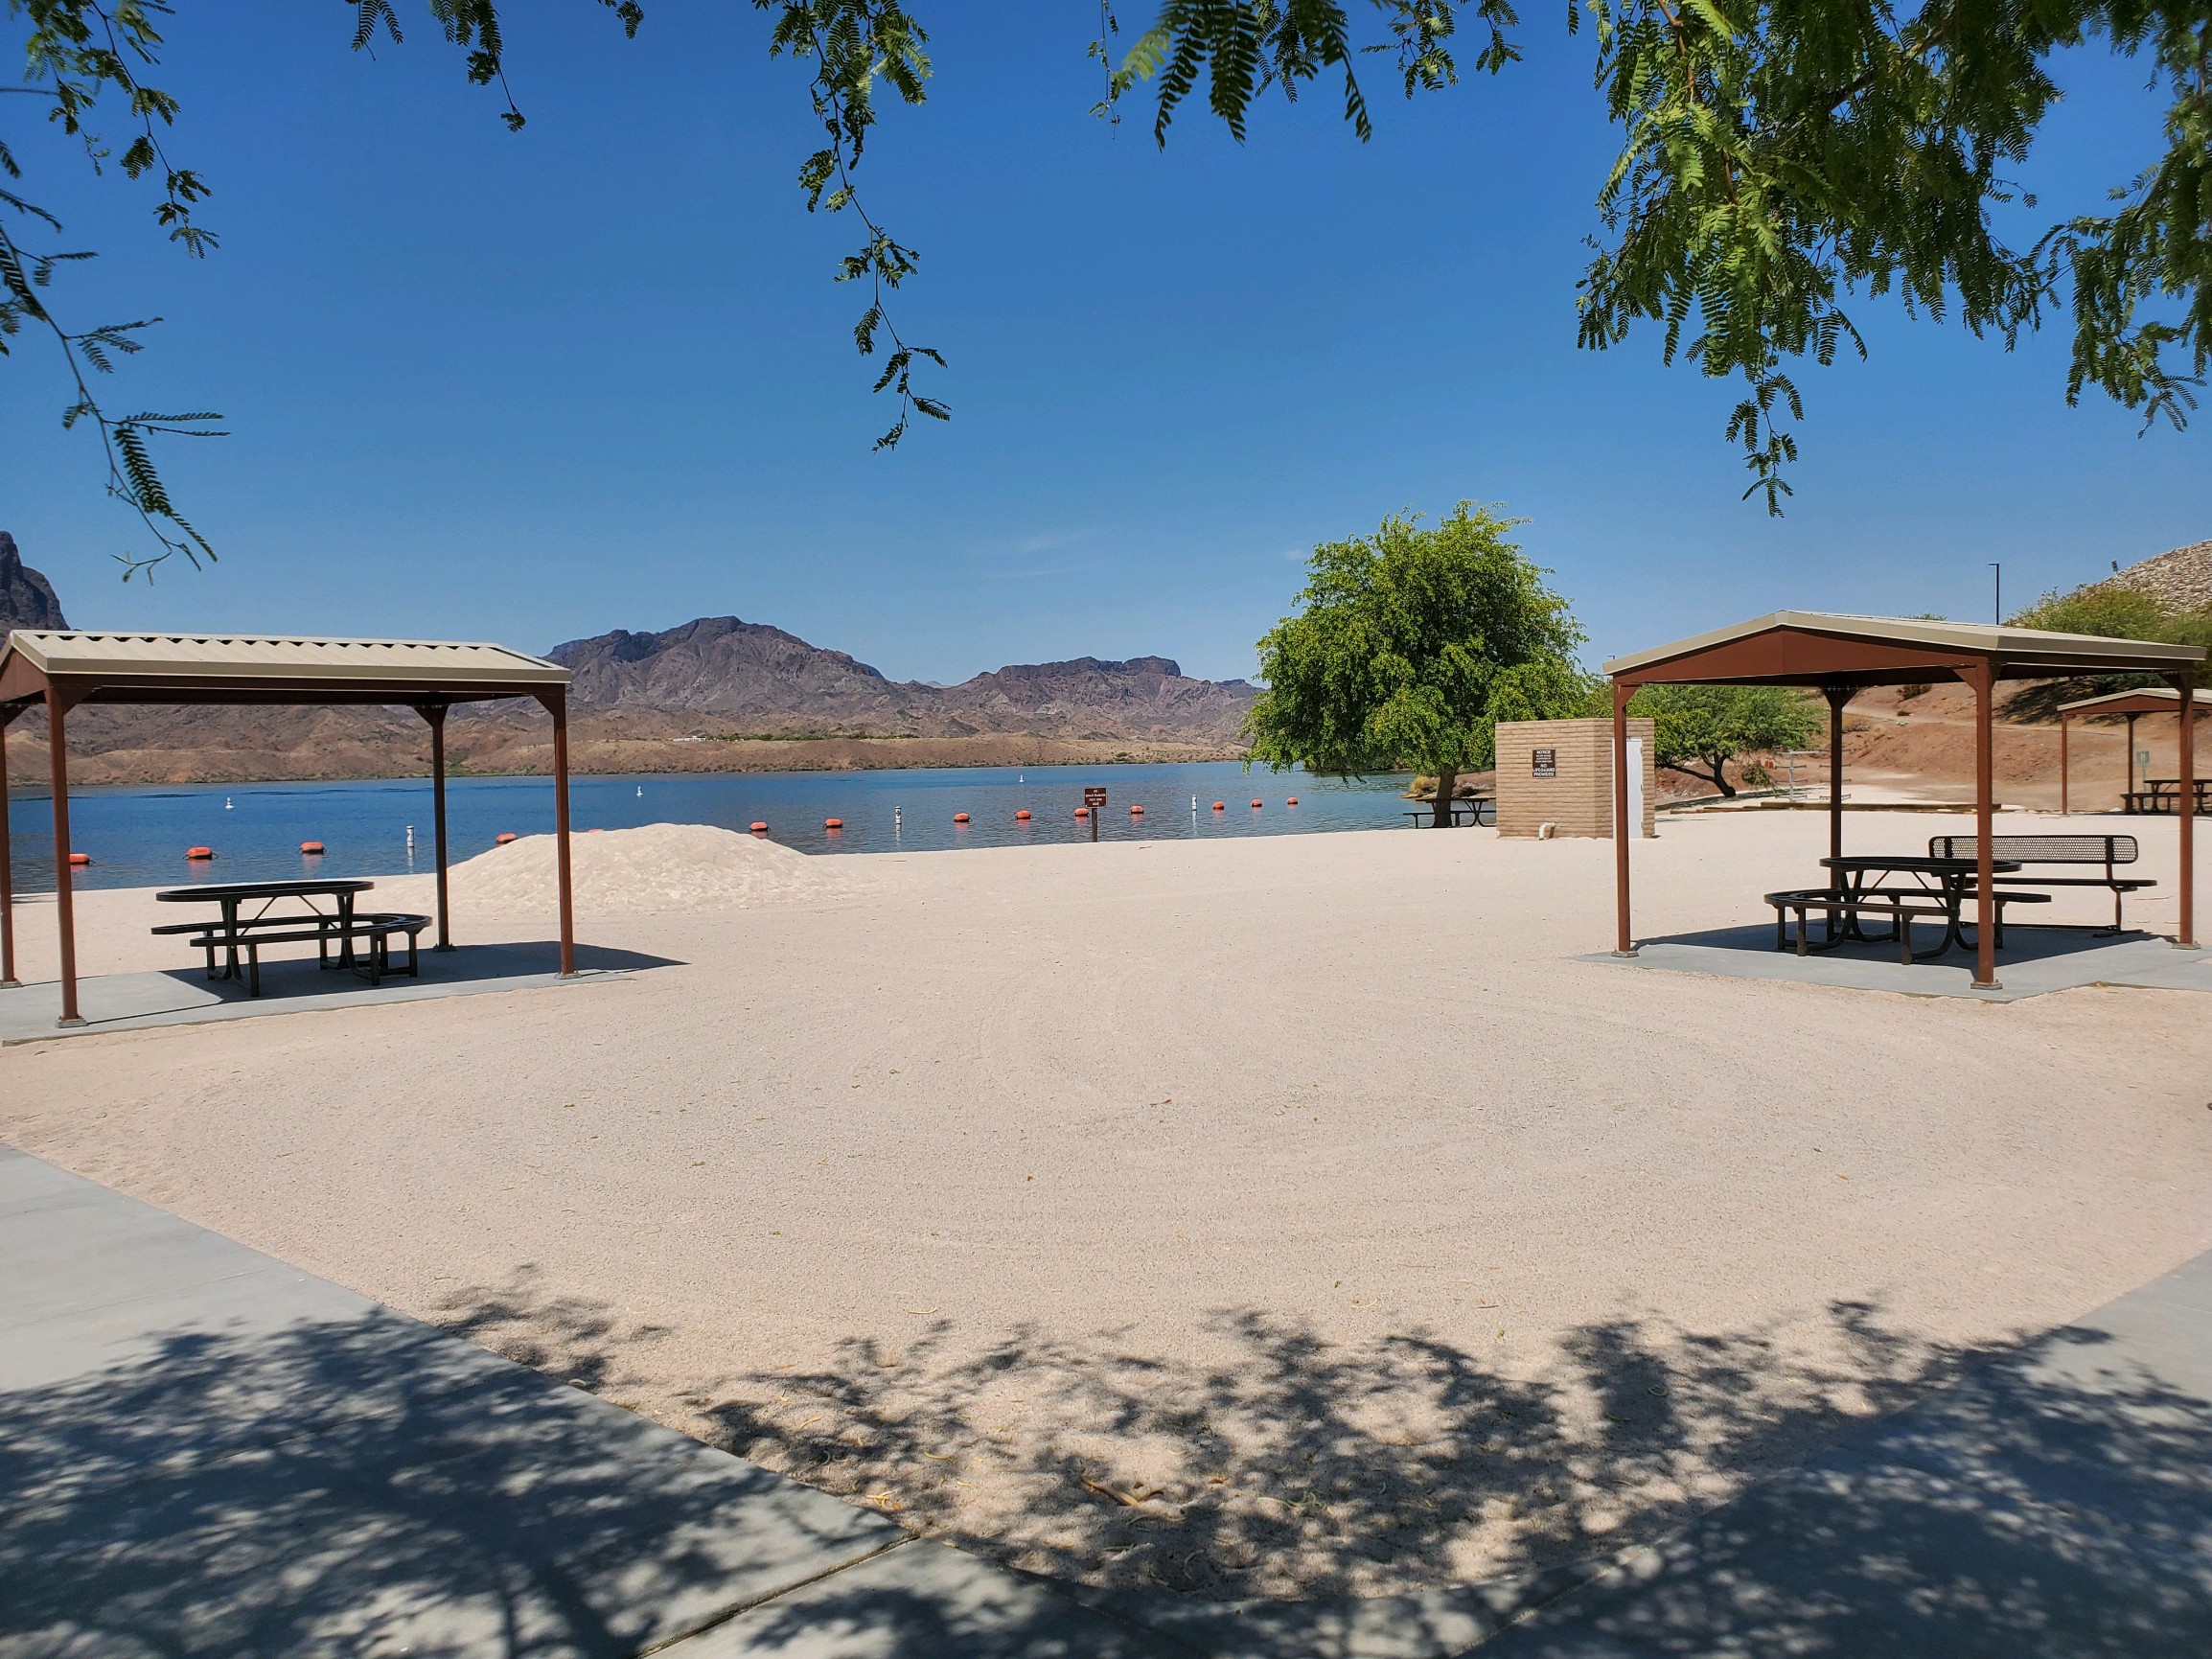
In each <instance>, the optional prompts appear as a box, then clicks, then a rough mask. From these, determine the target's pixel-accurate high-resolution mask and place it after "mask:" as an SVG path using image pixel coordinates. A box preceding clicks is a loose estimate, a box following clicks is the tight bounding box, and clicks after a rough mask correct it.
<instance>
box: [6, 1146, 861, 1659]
mask: <svg viewBox="0 0 2212 1659" xmlns="http://www.w3.org/2000/svg"><path fill="white" fill-rule="evenodd" d="M72 1184H74V1185H75V1186H76V1187H79V1188H80V1189H81V1193H80V1197H79V1200H78V1201H75V1202H71V1201H68V1193H67V1188H68V1187H70V1186H71V1185H72ZM0 1214H5V1215H6V1216H7V1218H8V1224H9V1225H10V1226H11V1227H12V1228H13V1229H15V1230H16V1231H15V1232H14V1233H12V1236H10V1237H9V1238H8V1240H7V1241H6V1243H5V1246H4V1248H0V1262H4V1263H5V1267H4V1268H0V1330H4V1331H5V1332H6V1340H5V1345H4V1347H5V1350H6V1351H7V1352H8V1355H9V1359H8V1370H7V1372H6V1374H5V1378H4V1379H0V1584H4V1585H5V1586H6V1587H7V1593H6V1594H5V1595H4V1596H0V1656H5V1659H31V1656H33V1655H59V1654H64V1653H66V1654H69V1655H72V1656H75V1655H87V1656H89V1655H105V1654H115V1655H136V1654H150V1653H160V1654H164V1655H170V1654H195V1655H196V1654H210V1655H213V1654H226V1655H227V1654H237V1653H248V1652H250V1653H255V1654H269V1655H275V1654H309V1653H338V1652H346V1653H396V1652H416V1653H437V1654H441V1655H455V1656H459V1655H471V1654H485V1655H493V1654H497V1655H501V1656H512V1655H516V1654H521V1653H528V1654H531V1655H545V1656H547V1659H567V1656H575V1659H585V1656H594V1655H596V1656H606V1659H617V1656H621V1655H629V1654H634V1653H636V1652H638V1651H640V1650H642V1649H644V1648H646V1647H653V1646H656V1645H657V1644H663V1643H666V1642H668V1641H671V1640H673V1639H676V1638H678V1637H680V1636H683V1635H685V1634H687V1633H689V1632H691V1631H693V1630H695V1629H698V1628H700V1627H701V1626H703V1625H705V1624H712V1623H714V1622H716V1621H718V1620H720V1619H722V1618H725V1617H726V1616H727V1615H728V1614H729V1613H731V1612H732V1611H734V1610H736V1609H739V1608H742V1607H746V1606H749V1605H752V1604H754V1603H756V1602H759V1601H763V1600H766V1599H768V1598H771V1597H773V1596H775V1595H776V1594H778V1593H779V1592H782V1591H784V1590H787V1589H790V1588H792V1587H793V1586H795V1585H798V1584H802V1583H806V1582H809V1581H811V1580H814V1579H817V1578H820V1577H822V1576H823V1575H824V1574H828V1573H833V1572H835V1571H836V1570H837V1569H838V1568H840V1567H843V1566H848V1565H850V1564H852V1563H853V1562H856V1561H859V1560H863V1559H865V1558H866V1557H868V1556H870V1555H874V1554H876V1553H878V1552H879V1551H882V1550H884V1549H887V1548H888V1547H890V1546H892V1545H894V1544H896V1543H898V1542H899V1541H900V1540H901V1539H902V1538H903V1537H904V1536H905V1534H904V1533H903V1532H901V1531H900V1530H899V1529H898V1528H897V1527H895V1526H893V1525H892V1524H891V1523H890V1522H889V1521H887V1519H885V1518H884V1517H882V1516H879V1515H875V1514H872V1513H869V1512H866V1511H864V1510H860V1509H854V1508H852V1507H850V1506H848V1505H845V1504H842V1503H840V1502H839V1501H837V1500H836V1499H834V1498H831V1497H829V1496H827V1495H825V1494H823V1493H820V1492H817V1491H814V1490H812V1489H811V1488H808V1487H805V1486H799V1485H798V1484H796V1483H795V1482H792V1481H788V1480H785V1479H783V1478H782V1477H780V1476H776V1475H772V1474H770V1473H768V1472H767V1471H765V1470H763V1469H760V1468H757V1467H755V1466H754V1465H752V1464H749V1463H744V1462H742V1461H741V1460H739V1459H736V1458H732V1457H729V1456H727V1455H726V1454H724V1453H721V1452H717V1451H713V1450H711V1449H709V1448H707V1447H704V1446H702V1445H700V1444H698V1443H697V1442H695V1441H692V1440H687V1439H685V1438H683V1437H682V1436H680V1435H677V1434H673V1433H671V1432H669V1431H668V1430H665V1429H662V1428H659V1427H657V1425H655V1424H653V1423H650V1422H648V1421H646V1420H645V1419H643V1418H641V1417H635V1416H634V1415H633V1414H631V1413H629V1412H626V1411H623V1410H622V1409H620V1408H619V1407H617V1406H614V1405H611V1404H609V1403H607V1402H605V1401H602V1400H598V1399H595V1398H593V1397H591V1396H590V1395H588V1394H585V1393H583V1392H582V1391H580V1390H577V1389H573V1388H568V1387H565V1386H563V1385H562V1384H560V1383H558V1382H556V1381H553V1380H552V1379H549V1378H546V1377H543V1376H541V1375H540V1374H539V1373H538V1372H536V1371H530V1370H528V1369H526V1368H524V1367H521V1366H517V1365H513V1364H510V1363H509V1362H507V1361H505V1360H502V1359H499V1358H498V1357H496V1356H495V1355H493V1354H490V1353H486V1352H484V1351H483V1350H481V1349H479V1348H474V1347H472V1345H470V1344H467V1343H464V1342H461V1341H459V1340H458V1339H455V1338H452V1337H449V1336H446V1335H444V1334H443V1333H441V1332H438V1331H435V1330H433V1329H431V1328H430V1327H428V1326H426V1325H419V1324H417V1323H416V1322H414V1321H411V1320H407V1319H403V1318H402V1317H401V1316H399V1315H397V1314H394V1313H391V1312H389V1311H388V1310H385V1309H382V1308H380V1307H377V1306H376V1305H375V1304H373V1303H369V1302H365V1301H364V1300H363V1299H361V1298H359V1297H357V1296H355V1295H353V1294H352V1293H351V1292H348V1291H344V1290H341V1289H339V1288H338V1287H337V1286H334V1285H329V1284H326V1283H323V1282H322V1281H320V1280H317V1279H313V1278H312V1277H311V1276H309V1275H306V1274H300V1273H298V1272H296V1271H295V1270H292V1269H289V1268H286V1267H284V1266H283V1265H282V1264H281V1263H276V1262H272V1261H269V1260H268V1259H267V1258H266V1257H264V1256H258V1255H257V1254H256V1253H254V1252H252V1251H249V1250H246V1249H245V1248H244V1247H243V1246H241V1245H237V1244H233V1243H230V1242H228V1241H226V1240H222V1239H220V1238H218V1237H217V1236H216V1235H214V1234H212V1233H205V1232H204V1231H202V1230H200V1229H197V1228H194V1227H191V1226H189V1225H188V1224H186V1223H184V1222H182V1221H178V1220H176V1219H175V1218H173V1217H170V1216H166V1215H163V1214H162V1213H161V1212H160V1211H158V1210H151V1209H150V1207H148V1206H145V1205H141V1204H138V1203H136V1202H135V1201H133V1200H130V1199H127V1198H124V1197H122V1196H120V1195H118V1194H115V1193H111V1192H108V1191H106V1190H105V1189H104V1188H101V1187H96V1186H95V1185H94V1184H92V1183H89V1182H78V1181H76V1179H75V1178H74V1177H69V1176H66V1175H63V1174H62V1173H61V1172H59V1171H57V1170H54V1169H53V1168H52V1167H51V1166H49V1165H44V1164H39V1163H38V1161H36V1160H34V1159H28V1158H25V1157H23V1156H22V1155H20V1154H17V1153H12V1152H6V1151H0ZM33 1222H43V1223H44V1224H46V1225H47V1226H48V1227H49V1228H50V1229H51V1230H52V1232H51V1237H52V1244H51V1248H49V1247H48V1246H47V1244H45V1243H44V1242H42V1241H41V1239H40V1237H39V1236H38V1234H37V1233H36V1231H35V1229H34V1228H32V1227H31V1226H30V1225H29V1224H31V1223H33Z"/></svg>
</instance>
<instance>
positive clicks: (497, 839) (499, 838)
mask: <svg viewBox="0 0 2212 1659" xmlns="http://www.w3.org/2000/svg"><path fill="white" fill-rule="evenodd" d="M514 839H515V832H514V831H513V830H501V831H500V832H499V833H498V834H497V835H495V836H494V837H493V838H492V844H493V845H494V846H495V847H503V846H505V845H506V844H507V843H508V842H509V841H513V840H514ZM315 850H316V851H318V852H319V851H321V850H322V849H321V848H319V847H318V848H316V849H315Z"/></svg>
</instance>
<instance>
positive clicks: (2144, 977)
mask: <svg viewBox="0 0 2212 1659" xmlns="http://www.w3.org/2000/svg"><path fill="white" fill-rule="evenodd" d="M1924 933H1926V936H1927V942H1928V943H1931V944H1932V943H1933V942H1934V938H1935V930H1934V929H1933V928H1928V929H1925V930H1924ZM1577 959H1578V960H1579V961H1584V962H1603V963H1608V964H1612V965H1615V966H1619V967H1630V968H1643V969H1647V970H1650V971H1654V972H1662V973H1680V974H1719V975H1722V976H1724V977H1726V978H1728V979H1780V980H1784V981H1787V982H1791V983H1796V984H1803V985H1836V986H1841V987H1844V988H1846V989H1849V990H1855V991H1895V992H1897V993H1899V994H1900V995H1901V996H1907V997H1960V998H1965V999H1968V1000H1970V1001H1972V1002H2018V1001H2020V1000H2021V999H2022V998H2024V997H2039V996H2042V995H2044V994H2045V993H2047V992H2051V991H2068V990H2075V989H2078V988H2080V987H2082V986H2085V985H2128V986H2134V987H2138V988H2141V989H2147V990H2168V991H2212V954H2208V953H2206V952H2204V951H2200V950H2198V951H2184V950H2180V949H2178V948H2177V946H2176V945H2175V944H2174V943H2173V941H2172V940H2170V939H2162V938H2157V937H2154V936H2150V935H2145V934H2140V933H2135V934H2125V933H2124V934H2121V935H2120V936H2118V937H2117V938H2103V937H2100V936H2098V935H2097V934H2095V933H2087V932H2084V931H2080V930H2075V929H2063V928H2033V927H2009V928H2007V929H2006V930H2005V946H2004V949H2003V950H2001V951H1999V952H1998V953H1997V985H1996V987H1995V988H1994V989H1987V990H1979V989H1976V988H1975V986H1974V984H1973V972H1974V967H1973V956H1972V955H1971V954H1970V953H1968V952H1962V951H1958V950H1955V949H1954V950H1952V951H1949V952H1947V953H1946V954H1945V955H1944V956H1931V957H1924V958H1923V959H1921V960H1919V961H1916V962H1912V963H1910V964H1907V963H1904V962H1901V961H1899V960H1898V957H1897V947H1896V946H1895V945H1861V944H1846V945H1841V946H1838V947H1837V948H1836V949H1834V950H1832V951H1819V952H1815V953H1813V954H1812V955H1810V956H1798V955H1797V954H1796V953H1795V952H1794V951H1789V950H1784V951H1778V950H1776V949H1775V948H1774V930H1773V928H1771V927H1748V928H1729V929H1722V930H1717V931H1716V932H1713V933H1695V934H1686V935H1683V936H1681V937H1677V938H1666V939H1653V940H1650V941H1649V942H1648V943H1646V944H1643V945H1640V946H1639V947H1638V948H1637V952H1636V955H1634V956H1615V955H1613V953H1612V952H1610V951H1601V952H1596V953H1593V954H1591V955H1589V956H1580V957H1578V958H1577Z"/></svg>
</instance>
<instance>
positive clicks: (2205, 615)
mask: <svg viewBox="0 0 2212 1659" xmlns="http://www.w3.org/2000/svg"><path fill="white" fill-rule="evenodd" d="M2008 625H2009V626H2011V627H2014V628H2042V629H2048V630H2050V631H2051V632H2053V633H2056V634H2095V635H2097V636H2098V637H2099V638H2101V639H2149V640H2154V641H2157V642H2160V643H2163V644H2169V645H2202V646H2205V647H2207V648H2212V610H2204V611H2175V610H2173V609H2171V608H2169V607H2168V606H2166V605H2163V604H2161V603H2160V602H2159V601H2158V599H2157V598H2156V597H2155V596H2154V595H2152V594H2149V593H2145V592H2142V591H2141V590H2139V589H2137V588H2122V587H2117V586H2115V585H2113V584H2111V583H2108V582H2100V583H2098V584H2096V585H2095V586H2094V587H2089V588H2076V589H2075V590H2074V591H2073V592H2071V593H2059V592H2050V593H2046V594H2044V595H2043V596H2042V598H2040V599H2039V600H2037V601H2036V603H2035V604H2033V605H2031V606H2029V607H2028V608H2027V609H2026V610H2025V611H2020V612H2019V613H2018V614H2017V615H2016V616H2014V617H2012V618H2011V620H2010V622H2009V624H2008ZM2165 683H2167V682H2166V681H2164V680H2160V679H2159V678H2158V677H2157V676H2156V675H2154V674H2086V675H2078V676H2076V677H2075V678H2074V679H2071V680H2039V681H2037V682H2036V683H2034V684H2032V685H2029V686H2025V687H2023V688H2022V689H2021V690H2019V691H2017V692H2015V693H2014V694H2013V696H2012V697H2011V698H2009V699H2008V700H2007V701H2006V703H2005V715H2006V717H2007V718H2008V719H2011V720H2056V719H2057V718H2058V717H2059V704H2061V703H2072V702H2074V701H2075V700H2077V699H2079V698H2084V697H2102V696H2104V695H2105V694H2106V693H2107V692H2112V691H2132V690H2134V689H2135V688H2136V687H2138V686H2145V685H2163V684H2165ZM2197 683H2198V684H2199V685H2212V663H2208V664H2207V665H2203V666H2200V667H2199V669H2198V670H2197Z"/></svg>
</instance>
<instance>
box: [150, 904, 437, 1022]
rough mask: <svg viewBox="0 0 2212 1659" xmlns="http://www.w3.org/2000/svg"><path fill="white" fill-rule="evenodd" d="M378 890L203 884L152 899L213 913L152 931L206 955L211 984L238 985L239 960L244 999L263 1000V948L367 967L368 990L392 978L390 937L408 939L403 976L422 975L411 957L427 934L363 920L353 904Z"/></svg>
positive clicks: (415, 922) (400, 921) (383, 918)
mask: <svg viewBox="0 0 2212 1659" xmlns="http://www.w3.org/2000/svg"><path fill="white" fill-rule="evenodd" d="M376 885H377V884H376V883H375V882H372V881H368V880H365V879H362V878H358V877H351V878H333V879H327V880H310V881H277V882H202V883H199V884H197V885H196V886H194V887H165V888H163V889H162V890H161V891H159V892H157V893H155V894H154V895H153V896H154V898H155V899H156V900H158V901H159V902H160V903H162V904H169V905H191V904H198V905H214V906H216V907H217V911H218V913H217V914H216V915H214V916H208V917H202V918H200V919H198V920H196V921H190V922H174V923H171V924H169V925H167V926H164V927H159V928H155V929H153V930H152V932H153V933H156V934H183V935H185V936H186V937H187V938H188V940H189V942H190V943H191V944H193V945H194V946H196V947H197V948H198V949H200V950H203V951H205V952H206V953H207V977H208V978H209V979H237V978H239V977H240V966H239V957H240V956H241V955H243V956H244V957H245V978H246V982H247V987H248V989H247V992H246V994H247V995H248V996H253V997H258V996H260V995H261V947H262V946H264V945H273V944H287V943H294V942H311V943H312V944H314V946H315V947H316V956H317V957H318V960H319V962H320V965H321V966H323V967H325V968H330V967H339V968H353V967H357V966H365V969H366V971H367V973H368V976H369V980H370V982H371V983H372V984H374V983H377V982H378V981H379V980H380V979H382V977H383V975H384V974H385V973H387V972H390V971H391V937H392V935H393V934H394V933H404V934H405V935H406V939H407V966H406V968H405V970H404V971H405V972H407V973H409V974H414V973H417V972H418V971H419V958H418V956H417V954H416V940H417V935H418V934H420V933H421V932H422V931H423V929H424V928H426V927H427V926H429V921H430V918H429V917H427V916H415V915H400V914H388V915H386V914H377V915H363V914H361V913H360V912H359V910H357V907H356V905H355V900H356V899H357V897H358V896H359V895H360V894H362V893H365V892H367V891H368V890H369V889H370V888H372V887H375V886H376ZM317 900H327V901H328V902H329V904H330V907H331V908H330V909H329V910H323V909H321V908H319V907H318V905H317V903H316V901H317ZM287 901H296V903H297V905H298V906H299V907H300V908H283V909H280V908H278V907H280V906H286V905H287ZM356 939H360V940H362V941H363V942H364V943H365V945H366V947H367V949H366V951H365V953H364V958H363V961H362V962H360V963H357V962H356V960H355V954H354V941H355V940H356ZM333 945H335V946H336V947H337V957H336V960H335V961H333V960H332V956H331V947H332V946H333ZM218 951H220V952H221V953H222V956H223V963H222V966H221V967H220V968H218V967H217V966H216V960H215V958H216V953H217V952H218Z"/></svg>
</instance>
